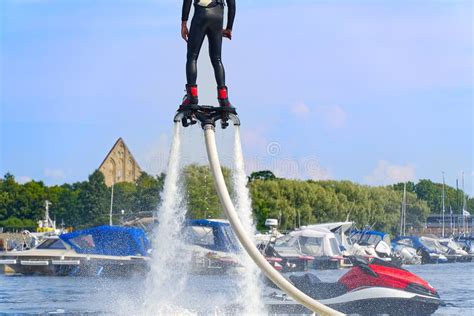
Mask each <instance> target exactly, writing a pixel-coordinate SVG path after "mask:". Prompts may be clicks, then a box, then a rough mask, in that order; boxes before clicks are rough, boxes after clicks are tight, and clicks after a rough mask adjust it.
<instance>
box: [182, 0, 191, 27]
mask: <svg viewBox="0 0 474 316" xmlns="http://www.w3.org/2000/svg"><path fill="white" fill-rule="evenodd" d="M191 2H192V0H183V10H182V13H181V22H187V21H188V18H189V11H191Z"/></svg>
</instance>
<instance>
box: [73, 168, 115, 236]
mask: <svg viewBox="0 0 474 316" xmlns="http://www.w3.org/2000/svg"><path fill="white" fill-rule="evenodd" d="M110 194H111V189H110V188H107V186H106V185H105V181H104V175H103V174H102V172H100V171H98V170H96V171H94V172H93V173H92V174H91V175H90V176H89V181H87V182H84V183H83V184H82V185H81V189H80V191H79V196H78V201H79V204H80V206H81V220H80V222H79V223H78V225H79V226H83V227H84V226H96V225H103V224H108V222H109V206H110V204H109V203H110Z"/></svg>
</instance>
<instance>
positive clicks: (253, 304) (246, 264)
mask: <svg viewBox="0 0 474 316" xmlns="http://www.w3.org/2000/svg"><path fill="white" fill-rule="evenodd" d="M181 133H182V129H181V127H180V124H179V123H176V124H175V126H174V130H173V140H172V143H171V150H170V155H169V161H168V170H167V174H166V179H165V184H164V188H163V193H162V200H161V204H160V206H159V207H158V213H157V219H158V227H157V229H156V230H155V231H154V234H153V252H152V264H151V269H150V273H149V275H148V278H147V283H146V288H147V291H146V297H145V301H144V304H143V310H142V313H143V314H147V315H151V314H153V315H169V314H173V315H178V314H179V315H183V314H184V315H192V314H196V312H194V311H192V310H189V309H187V308H184V307H182V306H183V304H182V303H183V302H185V301H186V300H188V299H190V298H189V297H187V295H188V294H187V293H186V292H185V288H186V282H187V279H188V275H189V273H190V267H191V264H190V261H191V253H190V252H189V251H187V250H186V246H185V242H184V240H183V239H182V236H181V231H182V228H183V224H184V220H185V217H186V212H187V208H186V201H185V198H184V197H185V196H186V194H185V190H184V187H183V181H182V177H181V175H182V173H181V155H182V153H181V147H182V146H181V136H182V135H181ZM233 147H234V148H233V149H234V166H233V174H232V180H233V186H234V200H235V205H236V209H237V211H238V213H239V218H240V220H241V222H242V224H243V226H244V227H245V229H246V230H247V233H248V234H250V236H254V233H255V231H256V230H255V226H254V224H253V219H252V208H251V200H250V195H249V191H248V188H247V186H246V184H247V177H246V175H245V170H244V159H243V155H242V148H241V144H240V129H239V127H238V126H236V129H235V134H234V146H233ZM242 249H243V248H242ZM239 259H240V261H241V263H242V266H243V269H241V270H240V271H239V273H240V278H239V281H238V282H237V285H238V291H239V292H240V293H239V295H238V297H239V298H240V299H239V301H238V302H237V303H238V305H240V306H241V307H242V308H243V309H242V313H243V314H246V315H250V314H262V313H263V312H264V306H263V303H262V302H261V299H260V293H261V288H260V286H259V284H260V282H259V281H260V271H259V270H258V268H257V266H256V265H255V264H254V262H253V261H252V260H251V258H250V257H249V256H248V255H247V253H245V252H244V251H243V252H242V253H241V254H240V255H239ZM202 295H205V293H203V294H202ZM211 309H212V310H213V313H214V314H224V312H223V310H224V309H225V306H214V308H211ZM220 310H222V312H220Z"/></svg>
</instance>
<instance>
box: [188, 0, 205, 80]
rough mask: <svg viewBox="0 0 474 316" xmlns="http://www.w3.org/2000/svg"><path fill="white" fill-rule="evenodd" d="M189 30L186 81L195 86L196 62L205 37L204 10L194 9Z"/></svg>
mask: <svg viewBox="0 0 474 316" xmlns="http://www.w3.org/2000/svg"><path fill="white" fill-rule="evenodd" d="M195 8H196V9H195V11H194V16H193V20H192V21H191V28H190V30H189V35H188V52H187V60H186V79H187V82H188V84H189V85H195V84H196V79H197V60H198V57H199V52H200V51H201V46H202V42H203V41H204V37H205V36H206V29H207V24H208V21H207V19H206V14H205V9H204V8H198V7H195Z"/></svg>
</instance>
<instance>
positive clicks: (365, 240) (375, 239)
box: [351, 232, 382, 246]
mask: <svg viewBox="0 0 474 316" xmlns="http://www.w3.org/2000/svg"><path fill="white" fill-rule="evenodd" d="M351 239H352V241H353V242H356V243H358V244H359V245H361V246H367V245H376V244H378V243H379V241H381V240H382V237H380V236H379V235H375V234H369V233H363V232H362V233H355V234H354V235H352V237H351Z"/></svg>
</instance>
